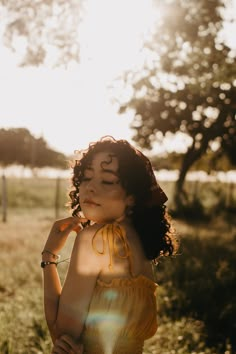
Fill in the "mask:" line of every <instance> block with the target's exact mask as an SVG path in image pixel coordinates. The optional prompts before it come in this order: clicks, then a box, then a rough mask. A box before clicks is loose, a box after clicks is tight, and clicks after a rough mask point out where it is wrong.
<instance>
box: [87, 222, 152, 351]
mask: <svg viewBox="0 0 236 354" xmlns="http://www.w3.org/2000/svg"><path fill="white" fill-rule="evenodd" d="M97 237H102V238H103V246H104V247H103V250H102V251H100V252H99V251H98V250H97V248H96V238H97ZM118 239H119V241H120V242H122V244H123V248H124V254H122V255H120V254H118V249H117V247H116V245H117V241H118ZM93 248H94V250H95V251H96V252H97V253H100V254H101V255H103V254H104V253H105V252H106V250H107V249H108V251H109V256H110V264H109V267H110V268H112V266H113V258H114V257H120V258H127V259H128V260H129V265H130V274H129V275H128V277H127V278H113V279H112V281H110V282H109V283H107V282H104V281H101V279H99V278H98V279H97V283H96V286H95V290H94V294H93V296H92V300H91V303H90V306H89V311H88V316H87V319H86V322H85V328H84V331H83V335H82V338H83V343H84V353H86V354H141V353H142V352H143V344H144V340H146V339H148V338H150V337H152V336H153V335H154V334H155V332H156V330H157V314H156V312H157V308H156V295H155V293H156V288H157V284H156V283H155V282H153V281H152V280H150V279H149V278H147V277H145V276H143V275H139V276H134V275H133V271H132V258H131V254H130V249H129V245H128V242H127V239H126V234H125V230H124V228H122V227H121V226H120V225H119V224H117V223H115V224H107V225H105V226H103V227H102V229H100V230H99V232H97V233H96V234H95V236H94V238H93Z"/></svg>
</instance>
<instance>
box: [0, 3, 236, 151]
mask: <svg viewBox="0 0 236 354" xmlns="http://www.w3.org/2000/svg"><path fill="white" fill-rule="evenodd" d="M235 4H236V0H235ZM235 4H234V8H233V10H231V11H235V13H236V5H235ZM134 9H135V10H134ZM107 13H109V16H107V15H106V14H107ZM231 13H232V12H231ZM131 14H132V18H131ZM156 15H157V14H156V13H155V12H154V9H153V6H152V0H139V1H137V0H129V1H117V0H100V1H99V2H95V1H94V0H88V11H87V16H86V18H85V19H84V22H83V25H82V28H81V32H80V46H81V47H80V55H81V60H80V63H79V64H74V65H72V66H71V67H69V68H67V69H65V68H57V69H52V68H50V54H49V56H48V64H49V65H48V66H45V67H39V68H32V67H30V68H29V67H28V68H19V67H18V63H19V58H20V56H21V55H22V50H21V46H20V44H19V48H18V51H17V52H15V53H12V52H11V51H10V50H9V49H8V48H6V47H4V46H3V45H2V44H1V43H0V63H1V65H0V98H1V105H0V128H11V127H26V128H28V129H29V130H30V131H31V133H32V134H34V135H35V136H36V137H40V136H43V138H44V139H45V140H46V141H47V142H48V144H49V146H51V147H52V148H54V149H56V150H58V151H60V152H63V153H65V154H73V152H74V150H76V149H83V148H86V147H87V145H88V143H89V142H91V141H94V140H97V139H99V138H100V137H101V136H103V135H112V136H114V137H115V138H123V139H127V140H129V141H130V142H132V131H131V129H130V128H129V125H130V123H131V120H132V116H131V115H130V114H127V115H123V116H121V115H119V114H118V113H117V106H115V105H113V104H112V103H111V100H110V96H109V94H110V93H109V90H108V89H107V86H109V83H110V82H111V81H112V79H113V78H115V77H117V76H119V75H120V74H121V73H122V72H123V71H124V70H127V69H129V68H131V69H132V70H133V69H134V68H135V67H138V66H139V65H140V62H141V61H142V59H143V58H142V54H141V48H142V43H143V39H145V37H146V36H147V35H148V34H149V31H150V30H151V29H152V26H153V25H154V20H155V16H156ZM159 15H161V14H159ZM94 24H96V26H95V25H94ZM233 26H235V24H234V25H233ZM2 30H3V28H1V27H0V35H1V31H2ZM226 31H227V33H229V34H230V33H233V32H234V33H235V32H236V26H235V27H234V28H232V25H231V26H230V25H228V26H227V27H226ZM228 40H229V41H230V43H231V45H232V46H235V48H236V40H235V38H234V37H233V36H231V37H230V35H228ZM51 57H53V53H51ZM114 94H115V92H114ZM177 145H178V146H179V149H180V150H183V149H184V148H185V141H183V139H182V136H177V137H176V139H172V141H169V142H168V149H169V151H171V150H174V149H175V148H176V146H177Z"/></svg>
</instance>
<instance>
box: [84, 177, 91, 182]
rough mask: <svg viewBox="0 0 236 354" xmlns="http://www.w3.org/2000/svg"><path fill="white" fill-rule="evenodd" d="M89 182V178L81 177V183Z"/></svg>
mask: <svg viewBox="0 0 236 354" xmlns="http://www.w3.org/2000/svg"><path fill="white" fill-rule="evenodd" d="M90 180H91V178H90V177H83V178H82V182H86V181H90Z"/></svg>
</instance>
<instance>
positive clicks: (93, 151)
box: [41, 137, 176, 354]
mask: <svg viewBox="0 0 236 354" xmlns="http://www.w3.org/2000/svg"><path fill="white" fill-rule="evenodd" d="M70 198H71V202H70V206H71V208H72V210H73V211H72V217H69V218H66V219H63V220H59V221H56V222H55V223H54V225H53V227H52V229H51V232H50V234H49V237H48V239H47V241H46V244H45V247H44V250H43V252H42V256H43V260H42V263H41V266H42V267H43V270H44V272H43V273H44V305H45V316H46V320H47V324H48V328H49V330H50V333H51V337H52V340H53V343H54V348H53V353H58V354H60V353H87V354H115V353H123V354H124V353H127V354H128V353H129V354H131V353H132V354H139V353H142V351H143V344H144V341H145V340H146V339H148V338H150V337H151V336H153V335H154V333H155V332H156V329H157V320H156V297H155V292H156V287H157V284H156V283H155V280H154V274H153V267H152V265H153V262H155V260H157V258H158V257H160V256H161V255H172V254H173V253H174V252H175V250H176V244H175V239H174V232H173V230H172V227H171V224H170V222H169V219H168V215H167V212H166V207H165V205H164V203H165V202H166V201H167V197H166V195H165V193H164V192H163V191H162V189H161V188H160V187H159V185H158V184H157V182H156V179H155V176H154V173H153V170H152V166H151V163H150V161H149V160H148V159H147V157H145V156H144V155H143V154H142V153H141V152H140V151H138V150H136V149H135V148H134V147H132V146H131V145H130V144H129V143H128V142H127V141H125V140H115V139H113V138H111V137H104V138H103V139H101V140H100V141H98V142H96V143H91V144H90V145H89V148H88V150H86V151H84V152H83V154H82V157H81V159H80V160H77V161H76V162H75V164H74V166H73V177H72V190H71V191H70ZM73 230H75V231H76V232H77V237H76V239H75V242H74V246H73V250H72V254H71V260H70V265H69V269H68V273H67V276H66V279H65V282H64V284H63V286H61V284H60V280H59V276H58V273H57V263H58V261H57V259H58V255H57V254H58V252H60V250H61V249H62V248H63V246H64V244H65V242H66V240H67V237H68V236H69V234H70V232H71V231H73ZM80 343H81V344H80Z"/></svg>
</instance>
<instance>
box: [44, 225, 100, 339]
mask: <svg viewBox="0 0 236 354" xmlns="http://www.w3.org/2000/svg"><path fill="white" fill-rule="evenodd" d="M71 219H74V218H68V219H64V221H59V222H56V223H57V225H55V224H54V226H53V228H52V231H51V232H50V235H49V238H48V241H47V242H46V245H45V249H47V250H50V251H51V250H53V251H52V252H53V253H58V252H59V250H60V249H61V248H62V247H63V245H64V243H65V241H66V238H67V237H68V235H69V232H70V231H72V230H74V228H75V227H76V225H78V220H77V224H76V223H74V224H73V222H74V220H71ZM80 221H81V219H80ZM65 223H66V226H65ZM72 224H73V225H72ZM75 224H76V225H75ZM94 232H95V231H94V227H90V228H86V229H84V230H83V231H81V232H79V234H78V235H77V237H76V240H75V243H74V247H73V250H72V255H71V261H70V266H69V269H68V273H67V276H66V279H65V283H64V285H63V287H61V284H60V279H59V276H58V272H57V268H56V266H55V265H54V264H50V265H47V266H46V267H45V268H44V305H45V315H46V320H47V324H48V328H49V331H50V334H51V337H52V340H53V342H55V340H56V339H57V338H59V337H60V336H61V335H62V334H68V335H70V336H71V337H72V338H74V339H78V338H79V336H80V334H81V332H82V330H83V326H84V322H85V319H86V316H87V312H88V307H89V303H90V300H91V297H92V294H93V290H94V287H95V284H96V280H97V276H98V274H99V272H100V270H101V267H102V265H101V258H103V257H99V256H98V255H96V254H95V252H94V251H93V249H92V237H93V235H94ZM56 238H59V241H58V242H55V239H56ZM44 256H45V257H49V256H50V254H48V253H45V254H44Z"/></svg>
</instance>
